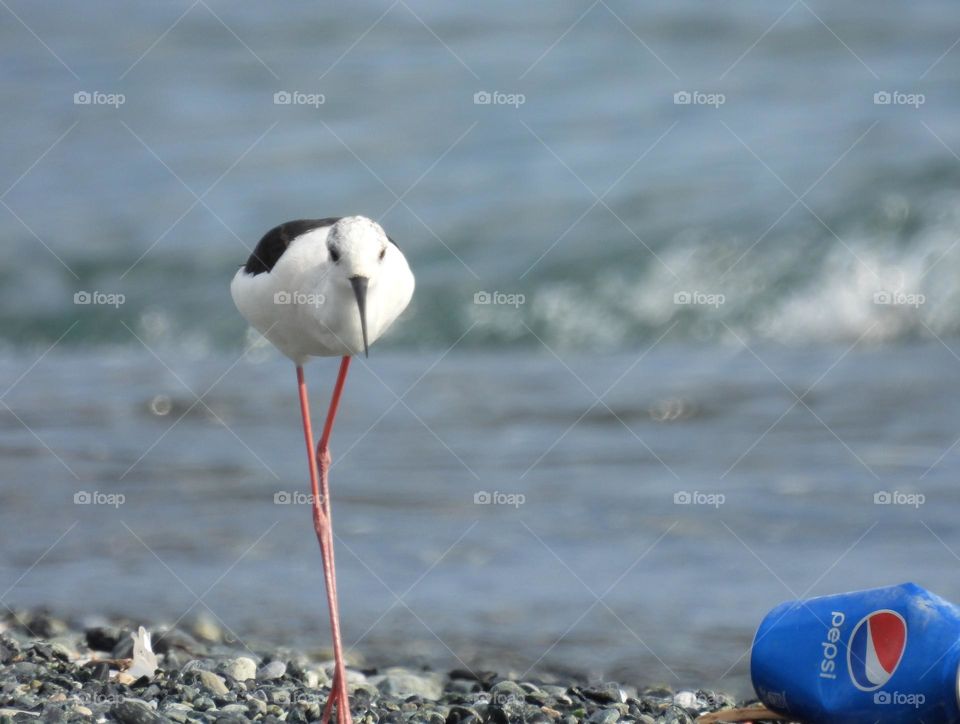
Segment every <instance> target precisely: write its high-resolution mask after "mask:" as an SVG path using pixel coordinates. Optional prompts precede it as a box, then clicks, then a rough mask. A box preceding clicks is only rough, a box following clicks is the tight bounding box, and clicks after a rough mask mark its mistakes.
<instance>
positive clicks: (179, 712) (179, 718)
mask: <svg viewBox="0 0 960 724" xmlns="http://www.w3.org/2000/svg"><path fill="white" fill-rule="evenodd" d="M192 711H193V707H191V706H187V705H186V704H177V703H175V702H174V703H172V704H167V705H166V706H164V707H163V710H162V714H163V715H164V716H165V717H167V719H171V720H173V721H175V722H180V723H181V724H182V723H183V722H185V721H187V719H188V718H189V716H190V712H192Z"/></svg>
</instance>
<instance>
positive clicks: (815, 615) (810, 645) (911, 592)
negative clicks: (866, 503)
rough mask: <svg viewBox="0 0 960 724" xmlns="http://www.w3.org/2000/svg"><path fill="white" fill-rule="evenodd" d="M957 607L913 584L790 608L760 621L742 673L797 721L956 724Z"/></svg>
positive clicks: (959, 685)
mask: <svg viewBox="0 0 960 724" xmlns="http://www.w3.org/2000/svg"><path fill="white" fill-rule="evenodd" d="M958 665H960V607H958V606H955V605H954V604H952V603H950V602H949V601H945V600H944V599H942V598H940V597H939V596H937V595H935V594H933V593H930V592H929V591H927V590H925V589H924V588H921V587H920V586H918V585H916V584H913V583H904V584H902V585H899V586H888V587H886V588H873V589H870V590H867V591H854V592H852V593H841V594H838V595H835V596H821V597H818V598H811V599H807V600H805V601H790V602H788V603H784V604H781V605H780V606H777V607H776V608H775V609H773V610H772V611H771V612H770V613H768V614H767V616H766V617H765V618H764V619H763V622H762V623H761V624H760V628H759V629H758V630H757V634H756V636H755V637H754V640H753V648H752V652H751V657H750V676H751V679H752V680H753V687H754V689H755V690H756V692H757V695H758V696H759V697H760V700H761V701H762V702H763V703H764V704H765V705H766V706H767V707H768V708H769V709H772V710H774V711H776V712H780V713H782V714H786V715H788V716H791V717H794V718H796V719H798V720H800V721H803V722H810V723H811V724H815V723H820V722H822V723H832V722H844V723H846V724H861V723H863V724H875V723H880V724H886V723H888V722H889V723H893V722H896V723H898V724H899V723H901V722H921V721H922V722H926V724H933V723H934V722H937V723H940V724H945V723H950V722H960V703H958V694H960V678H958V674H960V671H958Z"/></svg>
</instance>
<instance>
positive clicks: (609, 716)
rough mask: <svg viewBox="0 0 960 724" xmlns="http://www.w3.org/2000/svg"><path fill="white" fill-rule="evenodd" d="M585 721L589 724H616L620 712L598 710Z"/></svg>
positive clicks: (615, 710)
mask: <svg viewBox="0 0 960 724" xmlns="http://www.w3.org/2000/svg"><path fill="white" fill-rule="evenodd" d="M587 721H588V722H589V724H617V722H618V721H620V712H619V711H618V710H617V709H598V710H597V711H595V712H593V714H592V715H591V716H590V718H589V719H587Z"/></svg>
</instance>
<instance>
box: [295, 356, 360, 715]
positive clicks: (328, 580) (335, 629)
mask: <svg viewBox="0 0 960 724" xmlns="http://www.w3.org/2000/svg"><path fill="white" fill-rule="evenodd" d="M344 359H345V360H349V357H346V358H344ZM344 367H345V365H343V364H341V376H340V378H338V380H337V382H338V388H339V389H335V390H334V402H339V399H340V392H341V391H342V387H343V381H344V378H346V370H345V369H344ZM297 385H298V387H299V392H300V413H301V415H302V417H303V435H304V438H305V440H306V443H307V451H308V454H307V457H308V460H309V466H310V489H311V493H312V495H313V527H314V530H315V531H316V534H317V541H318V542H319V543H320V555H321V557H322V559H323V579H324V583H325V585H326V589H327V607H328V608H329V610H330V630H331V634H332V637H333V655H334V659H335V660H336V674H335V676H334V681H333V684H332V686H331V689H330V697H329V699H328V700H327V704H326V706H325V708H324V711H323V719H322V721H323V723H324V724H326V722H327V721H328V720H329V717H330V714H331V712H332V710H333V707H334V705H336V708H337V721H338V722H339V724H352V719H351V717H350V702H349V700H348V698H347V686H346V672H345V668H344V663H343V651H342V648H343V647H342V644H341V641H340V611H339V608H338V606H337V588H336V580H335V576H334V569H333V530H332V527H331V521H330V517H329V512H328V511H329V505H330V504H329V501H328V500H327V494H326V493H327V485H326V470H324V474H323V478H324V482H323V488H322V489H321V487H320V484H319V480H320V475H319V473H318V468H317V459H316V458H315V457H314V454H313V428H312V426H311V424H310V404H309V402H308V400H307V384H306V381H305V380H304V377H303V367H301V366H299V365H298V366H297ZM331 413H332V415H331ZM335 414H336V406H335V405H334V404H333V403H331V410H330V411H329V412H328V413H327V424H326V425H325V426H324V434H325V436H326V437H327V438H329V429H330V428H332V426H333V420H332V416H333V415H335ZM321 490H322V494H321Z"/></svg>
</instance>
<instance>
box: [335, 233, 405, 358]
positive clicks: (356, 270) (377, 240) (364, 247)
mask: <svg viewBox="0 0 960 724" xmlns="http://www.w3.org/2000/svg"><path fill="white" fill-rule="evenodd" d="M389 243H390V241H389V239H387V234H386V232H384V230H383V228H382V227H381V226H380V224H378V223H377V222H376V221H373V220H372V219H368V218H367V217H365V216H345V217H344V218H342V219H340V220H339V221H338V222H337V223H335V224H334V225H333V226H332V227H331V228H330V233H329V234H327V252H328V253H329V255H330V261H331V262H332V264H333V273H334V274H338V275H342V276H344V277H345V278H346V279H347V280H349V282H350V285H351V286H352V287H353V294H354V296H355V297H356V300H357V310H358V311H359V313H360V329H361V331H362V332H363V353H364V354H365V355H366V354H367V353H368V351H367V347H368V345H367V286H368V284H369V283H370V280H371V279H376V277H377V274H378V272H379V270H380V267H381V264H382V262H383V259H384V257H385V256H386V254H387V247H388V245H389Z"/></svg>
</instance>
